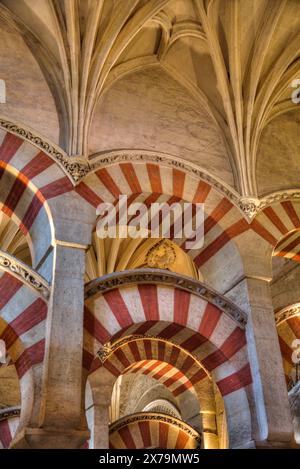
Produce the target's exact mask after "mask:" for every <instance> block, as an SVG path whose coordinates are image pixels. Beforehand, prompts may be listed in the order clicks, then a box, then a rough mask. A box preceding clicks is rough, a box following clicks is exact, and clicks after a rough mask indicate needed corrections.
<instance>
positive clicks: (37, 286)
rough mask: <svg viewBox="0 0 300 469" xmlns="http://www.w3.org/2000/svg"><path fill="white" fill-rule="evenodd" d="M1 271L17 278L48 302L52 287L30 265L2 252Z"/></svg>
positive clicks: (0, 259) (0, 254)
mask: <svg viewBox="0 0 300 469" xmlns="http://www.w3.org/2000/svg"><path fill="white" fill-rule="evenodd" d="M0 270H3V271H5V272H8V273H9V274H11V275H13V276H14V277H16V278H17V279H18V280H20V281H21V282H22V283H24V285H27V286H28V287H29V288H31V289H33V290H34V291H35V292H36V293H37V294H38V295H40V296H42V297H43V298H44V299H45V300H48V298H49V295H50V286H49V284H48V283H47V281H46V280H45V279H44V278H43V277H42V276H41V275H39V274H38V273H37V272H35V270H33V269H31V268H30V267H28V265H26V264H24V263H23V262H21V261H19V260H18V259H16V258H15V257H13V256H11V255H10V254H8V253H6V252H4V251H1V250H0Z"/></svg>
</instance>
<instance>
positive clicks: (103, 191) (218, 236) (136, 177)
mask: <svg viewBox="0 0 300 469" xmlns="http://www.w3.org/2000/svg"><path fill="white" fill-rule="evenodd" d="M75 190H76V192H77V193H78V194H80V195H81V197H82V198H84V199H85V201H86V202H87V203H88V204H90V205H92V206H93V207H95V208H96V207H97V206H98V205H99V203H101V202H103V201H105V202H115V201H116V199H117V198H118V196H119V195H121V194H126V195H128V197H129V202H132V201H135V200H138V201H141V194H143V201H144V200H145V201H146V202H148V203H151V202H154V201H161V199H162V195H164V198H163V200H164V201H165V200H166V199H167V200H168V201H169V203H173V202H175V201H179V200H183V201H187V202H193V203H204V204H205V223H204V246H203V248H202V249H201V250H200V251H197V250H190V251H189V255H190V256H191V257H192V258H193V260H194V262H195V264H196V265H197V267H199V268H200V269H204V270H205V269H206V268H207V265H208V264H209V261H211V260H212V259H213V258H214V257H215V256H216V257H217V258H218V259H221V257H220V256H222V254H223V253H227V255H228V256H229V258H233V257H234V258H235V261H236V262H239V254H238V250H237V248H236V246H235V244H234V243H231V242H230V241H232V240H234V239H235V238H236V237H238V236H242V235H243V233H245V232H246V231H248V230H249V229H251V230H253V231H254V232H255V233H257V235H258V236H259V239H261V240H262V239H263V240H264V241H265V242H266V243H268V244H270V245H271V246H272V247H273V248H275V246H276V244H277V243H278V242H279V241H280V240H281V238H282V237H283V236H286V235H287V234H288V233H289V232H291V231H294V230H295V229H300V209H299V205H300V202H297V201H292V200H284V201H282V202H277V203H274V204H272V205H270V206H268V207H266V208H265V209H263V210H262V211H261V212H260V213H259V214H258V215H257V216H256V217H255V219H254V220H253V221H252V222H251V223H249V222H248V221H247V220H246V219H245V217H244V215H243V213H242V212H241V211H240V209H239V208H237V206H236V205H234V204H233V203H232V202H231V201H230V200H229V199H228V197H227V196H226V195H225V194H222V193H221V192H219V191H218V190H216V189H215V188H214V187H213V186H212V185H210V184H209V183H208V182H206V181H204V180H201V179H200V178H199V177H198V176H195V175H193V174H191V173H190V172H186V171H185V170H183V169H178V168H174V167H170V166H166V165H164V163H163V162H161V163H159V164H158V163H154V162H153V161H149V162H146V161H134V162H126V163H125V162H124V163H115V164H110V165H108V166H107V167H105V168H101V169H99V170H97V171H96V172H94V173H92V174H89V175H88V176H87V177H86V178H85V179H84V181H83V182H81V183H80V184H79V185H78V186H77V187H76V189H75ZM291 241H293V242H294V239H293V240H291ZM181 247H182V248H183V249H185V243H184V238H183V239H182V242H181ZM298 252H299V251H298V250H297V248H296V252H295V256H296V257H295V260H297V259H298V258H297V254H298ZM275 255H277V252H276V251H275ZM279 255H280V254H279ZM281 255H282V254H281ZM228 256H227V257H228ZM288 257H290V256H288Z"/></svg>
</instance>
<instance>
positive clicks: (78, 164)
mask: <svg viewBox="0 0 300 469" xmlns="http://www.w3.org/2000/svg"><path fill="white" fill-rule="evenodd" d="M0 127H2V128H3V129H6V130H7V131H8V132H11V133H13V134H15V135H17V136H19V137H21V138H22V139H24V140H27V141H28V142H30V143H32V144H33V145H35V146H36V147H38V148H40V150H42V151H43V152H45V153H46V154H47V155H49V156H50V157H51V158H52V159H53V160H55V161H56V162H57V163H58V164H59V165H60V166H61V167H62V169H63V170H64V171H65V172H66V173H67V174H68V175H69V177H70V178H71V180H72V181H73V182H74V183H78V182H80V181H81V179H82V178H84V176H86V175H87V174H88V173H89V171H90V165H89V164H88V163H86V162H84V161H82V160H80V159H78V158H74V157H68V156H67V155H66V154H65V153H64V152H63V151H62V150H61V149H60V148H59V147H56V146H55V145H52V144H50V143H48V142H47V141H46V140H44V139H43V138H42V137H40V136H38V135H35V134H33V133H32V132H31V131H30V130H27V129H23V128H22V127H20V126H19V125H17V124H14V123H13V122H10V121H7V120H5V119H0Z"/></svg>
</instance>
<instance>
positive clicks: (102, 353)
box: [97, 342, 114, 364]
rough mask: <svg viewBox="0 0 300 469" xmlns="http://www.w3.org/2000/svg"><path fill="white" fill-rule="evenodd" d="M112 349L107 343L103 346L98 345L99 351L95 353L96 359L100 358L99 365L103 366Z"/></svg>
mask: <svg viewBox="0 0 300 469" xmlns="http://www.w3.org/2000/svg"><path fill="white" fill-rule="evenodd" d="M113 350H114V349H113V348H112V345H111V343H110V342H107V343H106V344H104V345H100V349H99V350H98V352H97V355H98V357H99V358H100V361H101V363H102V364H103V363H104V362H105V360H107V358H108V357H109V355H110V354H111V353H112V352H113Z"/></svg>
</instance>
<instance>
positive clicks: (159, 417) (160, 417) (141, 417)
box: [109, 412, 202, 448]
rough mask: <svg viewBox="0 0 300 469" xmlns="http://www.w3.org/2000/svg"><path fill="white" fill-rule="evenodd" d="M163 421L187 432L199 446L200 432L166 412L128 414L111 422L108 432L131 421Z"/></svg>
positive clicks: (125, 425) (118, 428)
mask: <svg viewBox="0 0 300 469" xmlns="http://www.w3.org/2000/svg"><path fill="white" fill-rule="evenodd" d="M151 421H155V422H164V423H167V424H169V425H173V426H175V427H177V428H179V429H180V430H182V431H184V432H185V433H186V434H188V435H189V436H190V437H191V438H193V439H194V440H195V441H196V442H197V447H198V448H200V446H201V441H202V437H201V435H200V433H198V432H197V431H196V430H195V429H194V428H193V427H191V426H190V425H188V424H187V423H185V422H183V421H182V420H179V419H177V418H176V417H172V416H170V415H167V414H160V413H156V412H139V413H136V414H131V415H129V416H126V417H123V418H121V419H119V420H117V421H116V422H113V423H112V424H110V426H109V433H110V434H112V433H114V432H117V431H119V430H120V429H121V428H124V427H127V426H128V425H130V424H131V423H135V422H151Z"/></svg>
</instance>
